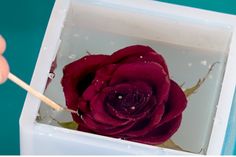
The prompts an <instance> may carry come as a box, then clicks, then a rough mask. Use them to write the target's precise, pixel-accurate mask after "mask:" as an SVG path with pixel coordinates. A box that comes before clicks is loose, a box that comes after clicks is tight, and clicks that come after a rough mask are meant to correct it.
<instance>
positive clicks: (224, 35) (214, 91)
mask: <svg viewBox="0 0 236 157" xmlns="http://www.w3.org/2000/svg"><path fill="white" fill-rule="evenodd" d="M133 44H143V45H149V46H151V47H152V48H154V49H155V50H157V51H158V52H159V53H161V54H162V55H163V56H164V58H165V59H166V61H167V64H168V67H169V70H170V74H171V77H172V78H173V79H174V80H175V81H177V82H178V83H179V84H182V83H183V82H185V86H186V87H190V86H192V85H194V84H195V83H196V81H197V80H198V79H199V78H201V77H203V76H204V75H205V73H206V72H207V70H208V68H209V66H210V65H211V64H213V63H214V62H219V64H218V65H216V67H215V68H214V70H213V71H212V73H211V75H210V76H209V78H208V79H207V81H206V82H205V83H204V85H203V86H202V87H201V88H200V89H199V91H198V93H197V94H195V95H193V96H192V97H191V99H190V100H189V103H188V106H187V109H186V110H185V111H184V114H183V122H182V124H181V127H180V129H179V130H178V132H177V133H176V134H175V135H174V136H173V137H172V140H173V141H174V142H175V143H176V144H178V145H179V146H181V148H183V149H184V150H186V151H176V150H170V149H165V148H159V147H154V146H149V145H144V144H139V143H135V142H129V141H124V140H120V139H115V138H109V137H104V136H99V135H94V134H89V133H84V132H80V131H74V130H69V129H64V128H60V127H58V126H56V125H55V124H53V123H51V122H49V121H45V122H40V123H39V122H38V121H36V117H37V115H38V112H39V109H40V110H41V111H42V112H43V113H42V114H44V115H48V116H53V117H56V118H57V119H60V120H70V119H71V118H70V116H69V115H62V114H61V113H57V112H53V111H52V110H50V109H49V108H47V107H46V106H44V105H41V102H40V101H39V100H38V99H36V98H35V97H33V96H31V95H29V94H28V95H27V97H26V100H25V104H24V108H23V111H22V114H21V118H20V145H21V154H185V153H187V151H188V152H189V153H201V154H220V153H221V150H222V147H223V143H224V137H225V132H226V127H227V122H228V117H229V113H230V108H231V104H232V99H233V93H234V87H235V83H236V71H235V70H234V69H235V68H234V67H236V17H235V16H233V15H226V14H222V13H215V12H210V11H205V10H199V9H194V8H189V7H183V6H176V5H171V4H165V3H161V2H156V1H149V0H136V1H133V0H125V1H123V0H112V1H111V0H57V1H56V2H55V6H54V8H53V11H52V15H51V18H50V21H49V24H48V27H47V31H46V34H45V37H44V41H43V44H42V47H41V51H40V54H39V57H38V61H37V64H36V68H35V71H34V75H33V78H32V81H31V86H32V87H34V88H36V89H37V90H39V91H40V92H42V93H45V94H46V95H47V96H48V97H50V98H52V99H53V100H55V101H57V102H58V103H60V104H62V105H65V104H64V103H65V102H64V101H65V100H64V96H63V92H62V88H61V86H60V79H61V77H62V68H63V67H64V65H66V64H68V63H70V62H72V61H74V60H76V59H78V58H80V57H82V56H84V55H86V52H96V53H107V54H111V53H112V52H114V51H116V50H118V49H121V48H123V47H126V46H129V45H133ZM56 56H57V63H58V67H57V68H56V70H55V74H56V75H55V78H54V79H53V80H52V82H51V83H50V85H49V86H48V88H47V89H46V90H45V87H46V82H47V79H48V76H49V70H50V67H51V63H52V62H53V60H54V59H55V57H56Z"/></svg>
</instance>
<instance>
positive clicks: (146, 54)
mask: <svg viewBox="0 0 236 157" xmlns="http://www.w3.org/2000/svg"><path fill="white" fill-rule="evenodd" d="M140 60H142V61H143V62H145V61H152V62H156V63H158V64H160V65H161V66H162V67H163V68H164V70H165V71H166V73H167V74H168V68H167V65H166V63H165V60H164V58H163V57H162V56H161V55H160V54H158V53H157V52H156V51H155V50H153V49H152V48H151V47H149V46H144V45H133V46H129V47H125V48H123V49H120V50H118V51H116V52H114V53H113V54H112V55H111V57H110V59H109V60H108V61H107V62H108V64H109V63H124V62H125V63H132V62H137V61H140Z"/></svg>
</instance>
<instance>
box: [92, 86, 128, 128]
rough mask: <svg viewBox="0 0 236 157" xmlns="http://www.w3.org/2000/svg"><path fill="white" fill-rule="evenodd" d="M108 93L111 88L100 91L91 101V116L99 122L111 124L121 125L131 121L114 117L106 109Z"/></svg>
mask: <svg viewBox="0 0 236 157" xmlns="http://www.w3.org/2000/svg"><path fill="white" fill-rule="evenodd" d="M107 93H109V89H107V90H105V91H103V92H100V93H99V94H98V95H97V96H95V97H94V98H93V100H92V101H91V102H90V109H91V113H90V115H91V117H93V118H94V120H96V121H97V122H99V123H102V124H106V125H111V126H115V127H116V126H121V125H126V124H127V123H129V122H130V121H124V120H120V119H117V118H114V117H111V116H110V115H109V114H108V113H107V112H106V110H105V108H104V107H105V105H104V100H105V98H106V95H107Z"/></svg>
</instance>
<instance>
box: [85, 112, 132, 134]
mask: <svg viewBox="0 0 236 157" xmlns="http://www.w3.org/2000/svg"><path fill="white" fill-rule="evenodd" d="M83 123H84V124H85V125H86V127H87V128H88V129H89V130H93V132H95V133H98V134H101V135H105V136H113V137H120V136H119V134H120V133H122V132H125V131H126V130H128V129H129V128H131V127H132V126H133V122H132V121H131V122H129V123H127V124H126V125H121V126H110V125H106V124H104V123H99V122H97V121H96V120H94V119H93V118H92V117H91V115H84V116H83Z"/></svg>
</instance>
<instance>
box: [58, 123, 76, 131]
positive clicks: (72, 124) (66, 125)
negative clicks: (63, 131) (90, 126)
mask: <svg viewBox="0 0 236 157" xmlns="http://www.w3.org/2000/svg"><path fill="white" fill-rule="evenodd" d="M57 123H58V124H59V125H60V126H61V127H63V128H67V129H72V130H76V129H77V128H78V126H79V124H78V123H76V122H75V121H71V122H57Z"/></svg>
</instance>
